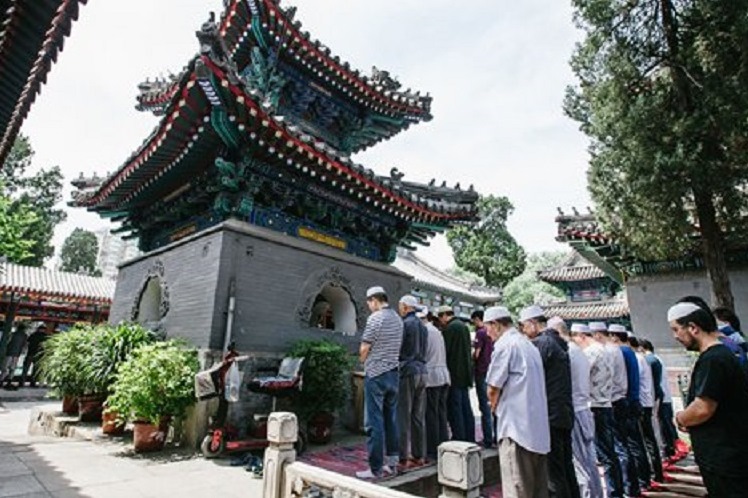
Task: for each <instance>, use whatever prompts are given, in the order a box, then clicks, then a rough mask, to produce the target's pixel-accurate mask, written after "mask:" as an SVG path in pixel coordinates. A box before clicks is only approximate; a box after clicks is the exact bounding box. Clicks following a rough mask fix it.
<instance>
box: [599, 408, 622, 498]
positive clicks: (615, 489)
mask: <svg viewBox="0 0 748 498" xmlns="http://www.w3.org/2000/svg"><path fill="white" fill-rule="evenodd" d="M592 414H593V415H594V416H595V448H596V449H597V459H598V460H599V461H600V463H601V464H602V466H603V468H604V469H605V482H606V485H607V488H608V497H609V498H623V472H622V470H621V462H620V461H619V460H618V456H617V455H616V448H615V436H614V435H613V432H614V430H615V428H614V425H615V422H614V420H613V409H612V408H593V409H592Z"/></svg>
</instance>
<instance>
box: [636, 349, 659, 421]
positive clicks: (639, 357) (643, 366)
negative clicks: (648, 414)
mask: <svg viewBox="0 0 748 498" xmlns="http://www.w3.org/2000/svg"><path fill="white" fill-rule="evenodd" d="M636 361H637V362H638V363H639V403H640V404H641V405H642V407H644V408H654V404H655V390H654V379H653V377H652V367H650V366H649V363H647V359H646V358H645V357H644V355H643V354H641V353H639V352H638V351H637V353H636Z"/></svg>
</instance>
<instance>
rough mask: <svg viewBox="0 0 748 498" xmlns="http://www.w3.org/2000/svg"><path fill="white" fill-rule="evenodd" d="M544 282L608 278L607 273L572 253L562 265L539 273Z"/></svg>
mask: <svg viewBox="0 0 748 498" xmlns="http://www.w3.org/2000/svg"><path fill="white" fill-rule="evenodd" d="M538 278H540V280H543V281H544V282H578V281H581V280H595V279H599V278H606V275H605V272H603V271H602V270H601V269H600V268H598V267H597V266H595V265H593V264H592V263H590V262H589V261H587V260H586V259H584V258H583V257H582V256H581V255H580V254H579V253H578V252H576V251H572V252H571V254H569V257H568V258H566V259H565V260H564V262H563V263H561V264H560V265H558V266H556V267H554V268H550V269H548V270H545V271H541V272H539V273H538Z"/></svg>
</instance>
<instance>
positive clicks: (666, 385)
mask: <svg viewBox="0 0 748 498" xmlns="http://www.w3.org/2000/svg"><path fill="white" fill-rule="evenodd" d="M655 358H657V359H658V360H660V365H662V382H660V386H661V387H662V402H663V403H672V402H673V395H672V393H671V392H670V382H668V379H667V369H666V368H665V362H664V361H662V358H660V357H659V356H657V355H655Z"/></svg>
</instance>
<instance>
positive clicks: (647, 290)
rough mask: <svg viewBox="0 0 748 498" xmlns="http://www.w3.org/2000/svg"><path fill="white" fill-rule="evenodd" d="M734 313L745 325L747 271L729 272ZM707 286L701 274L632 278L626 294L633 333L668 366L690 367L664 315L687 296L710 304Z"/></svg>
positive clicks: (707, 283) (747, 314)
mask: <svg viewBox="0 0 748 498" xmlns="http://www.w3.org/2000/svg"><path fill="white" fill-rule="evenodd" d="M730 279H731V283H732V291H733V294H734V296H735V306H736V308H737V309H736V310H735V311H736V313H737V314H738V316H740V317H745V320H746V321H747V323H748V269H739V270H734V271H731V272H730ZM710 289H711V287H710V283H709V281H708V280H707V278H706V273H704V272H688V273H673V274H665V275H657V276H640V277H632V278H630V279H629V280H628V281H627V282H626V293H627V296H628V302H629V308H630V309H631V322H632V327H633V329H634V333H635V334H636V335H638V336H642V337H647V338H649V339H650V340H651V341H652V343H653V344H654V345H655V348H656V349H657V353H658V354H660V355H661V356H663V358H664V359H665V361H666V363H667V364H668V366H670V367H685V366H688V365H689V361H688V360H687V358H686V355H685V351H684V350H683V347H682V346H681V345H680V344H679V343H678V342H676V341H675V339H674V338H673V334H672V332H671V331H670V328H669V327H668V323H667V319H666V317H665V315H666V314H667V310H668V308H669V307H670V306H672V305H673V304H674V303H675V301H677V300H678V299H679V298H681V297H683V296H687V295H695V296H700V297H702V298H704V299H705V300H706V302H710V297H709V293H710Z"/></svg>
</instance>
